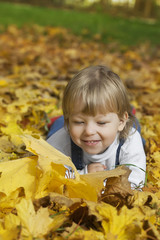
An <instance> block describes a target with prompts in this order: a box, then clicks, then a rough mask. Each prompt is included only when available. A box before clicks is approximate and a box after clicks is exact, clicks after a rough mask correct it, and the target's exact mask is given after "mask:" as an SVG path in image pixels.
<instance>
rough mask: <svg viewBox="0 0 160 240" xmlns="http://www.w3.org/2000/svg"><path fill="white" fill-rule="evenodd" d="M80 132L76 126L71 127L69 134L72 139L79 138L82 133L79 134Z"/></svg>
mask: <svg viewBox="0 0 160 240" xmlns="http://www.w3.org/2000/svg"><path fill="white" fill-rule="evenodd" d="M79 132H80V131H79V128H77V127H74V126H71V127H70V128H69V133H70V136H71V137H74V138H75V137H77V136H79V135H80V133H79Z"/></svg>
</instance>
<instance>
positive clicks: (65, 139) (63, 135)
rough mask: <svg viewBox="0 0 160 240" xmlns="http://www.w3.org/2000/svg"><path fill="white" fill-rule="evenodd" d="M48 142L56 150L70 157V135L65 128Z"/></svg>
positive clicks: (53, 135)
mask: <svg viewBox="0 0 160 240" xmlns="http://www.w3.org/2000/svg"><path fill="white" fill-rule="evenodd" d="M47 142H48V143H49V144H50V145H52V146H53V147H55V148H56V149H58V150H59V151H61V152H63V153H64V154H67V155H68V151H69V150H68V149H70V142H71V141H70V135H69V133H68V131H67V130H66V129H65V128H64V127H63V128H61V129H59V130H58V131H57V132H55V133H54V134H52V135H51V136H50V137H49V138H48V139H47ZM64 151H65V152H64Z"/></svg>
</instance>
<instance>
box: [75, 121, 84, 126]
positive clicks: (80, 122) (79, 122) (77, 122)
mask: <svg viewBox="0 0 160 240" xmlns="http://www.w3.org/2000/svg"><path fill="white" fill-rule="evenodd" d="M73 123H74V124H77V125H78V124H83V123H84V122H83V121H73Z"/></svg>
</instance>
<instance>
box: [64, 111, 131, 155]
mask: <svg viewBox="0 0 160 240" xmlns="http://www.w3.org/2000/svg"><path fill="white" fill-rule="evenodd" d="M127 118H128V114H127V113H126V114H125V116H124V119H123V120H120V119H119V118H118V115H117V114H116V113H107V114H105V115H103V114H97V115H96V116H90V115H86V114H84V113H74V114H72V115H71V116H70V118H69V132H70V135H71V138H72V140H73V142H74V143H75V144H76V145H78V146H79V147H80V148H82V149H83V150H84V151H85V152H87V153H89V154H99V153H103V152H104V151H105V150H106V149H107V148H108V147H109V146H110V145H111V144H112V143H113V141H114V140H115V137H116V135H117V133H118V132H120V131H122V130H123V128H124V126H125V124H126V121H127Z"/></svg>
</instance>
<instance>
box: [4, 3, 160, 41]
mask: <svg viewBox="0 0 160 240" xmlns="http://www.w3.org/2000/svg"><path fill="white" fill-rule="evenodd" d="M10 24H15V25H17V26H18V27H22V26H23V25H25V24H28V25H32V24H39V25H42V26H46V25H49V26H61V27H66V28H68V29H70V30H71V31H72V32H73V33H74V34H78V35H81V34H82V31H83V30H84V29H87V30H88V32H87V34H86V36H85V37H87V38H91V37H93V36H94V35H95V34H100V35H101V36H102V41H103V42H108V41H113V40H116V41H118V42H120V44H123V45H136V44H138V43H143V42H146V41H147V42H150V43H151V44H152V45H159V43H160V40H159V39H160V22H157V23H155V24H149V23H147V22H143V21H140V20H138V19H134V20H133V19H125V18H120V17H112V16H109V15H108V14H102V13H87V12H80V11H73V10H64V9H51V8H45V7H33V6H29V5H20V4H10V3H2V2H1V3H0V25H3V26H8V25H10Z"/></svg>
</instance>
